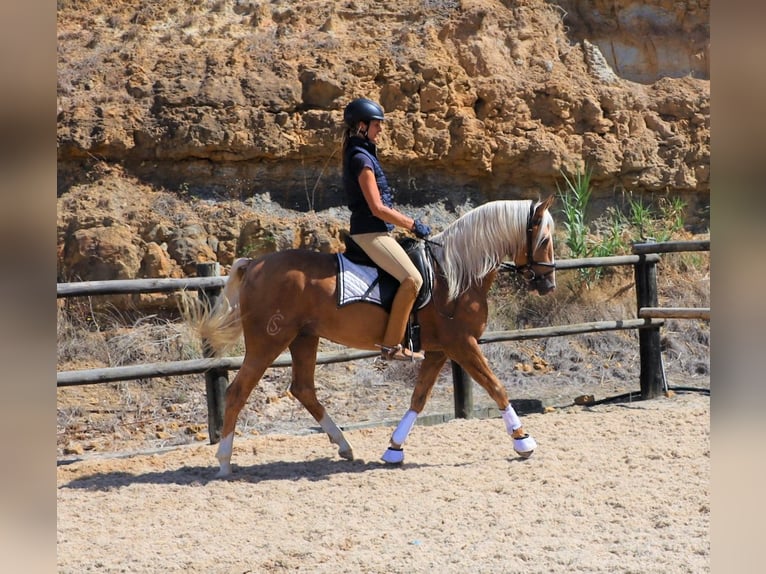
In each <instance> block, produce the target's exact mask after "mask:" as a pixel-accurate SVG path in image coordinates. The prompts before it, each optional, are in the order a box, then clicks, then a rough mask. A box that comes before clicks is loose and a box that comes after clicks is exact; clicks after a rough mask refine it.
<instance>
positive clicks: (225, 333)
mask: <svg viewBox="0 0 766 574" xmlns="http://www.w3.org/2000/svg"><path fill="white" fill-rule="evenodd" d="M249 262H250V260H249V259H246V258H242V259H237V260H236V261H235V262H234V264H233V265H232V266H231V270H230V271H229V278H228V280H227V281H226V286H225V287H224V290H223V295H224V296H223V297H219V298H218V300H217V302H216V304H215V306H213V308H212V309H208V308H207V307H206V306H205V305H204V303H203V302H202V301H200V300H199V298H198V297H194V296H192V295H191V294H189V293H186V292H184V293H183V294H182V296H181V315H182V316H183V318H184V321H186V323H187V324H189V325H190V326H191V327H192V328H193V329H194V330H195V331H197V334H198V335H199V336H200V338H201V339H202V345H203V352H204V353H205V355H207V356H211V355H212V356H214V357H220V356H222V355H224V354H225V353H226V351H228V350H230V349H231V348H232V347H234V345H236V344H237V342H238V341H239V338H240V336H241V335H242V319H241V316H240V310H239V286H240V284H241V283H242V276H243V274H244V268H245V267H246V266H247V264H248V263H249Z"/></svg>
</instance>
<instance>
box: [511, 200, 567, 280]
mask: <svg viewBox="0 0 766 574" xmlns="http://www.w3.org/2000/svg"><path fill="white" fill-rule="evenodd" d="M534 216H535V202H534V201H533V202H532V204H531V205H530V206H529V217H528V218H527V263H526V264H525V265H522V266H521V267H518V266H516V265H511V264H507V263H503V264H501V265H500V267H501V268H502V269H503V270H508V271H515V272H516V273H520V274H521V277H522V278H523V279H524V282H525V283H527V284H530V283H541V282H542V281H544V280H545V279H546V278H547V277H548V276H549V275H551V274H552V273H553V272H554V271H555V269H556V264H555V263H547V262H544V261H535V259H534V253H533V252H534V247H533V243H532V240H533V239H534V238H533V237H532V229H533V228H534V221H533V218H534ZM535 266H538V267H547V268H548V269H549V270H548V271H546V272H545V273H537V272H536V271H535V269H534V267H535Z"/></svg>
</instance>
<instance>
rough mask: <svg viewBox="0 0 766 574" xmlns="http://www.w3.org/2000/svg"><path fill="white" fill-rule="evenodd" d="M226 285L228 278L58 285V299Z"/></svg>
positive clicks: (116, 281) (83, 282) (117, 281)
mask: <svg viewBox="0 0 766 574" xmlns="http://www.w3.org/2000/svg"><path fill="white" fill-rule="evenodd" d="M224 285H226V277H188V278H185V279H173V278H170V279H117V280H109V281H79V282H77V283H56V297H57V298H59V297H78V296H79V297H82V296H86V295H120V294H133V293H165V292H168V291H184V290H187V289H194V290H196V289H210V288H212V287H223V286H224Z"/></svg>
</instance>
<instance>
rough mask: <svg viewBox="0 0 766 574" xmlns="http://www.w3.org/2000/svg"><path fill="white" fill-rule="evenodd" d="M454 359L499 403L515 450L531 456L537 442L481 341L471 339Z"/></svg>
mask: <svg viewBox="0 0 766 574" xmlns="http://www.w3.org/2000/svg"><path fill="white" fill-rule="evenodd" d="M453 359H455V360H456V361H457V362H458V364H459V365H460V366H461V367H463V369H465V371H466V372H467V373H468V374H469V375H470V376H471V377H472V378H473V380H475V381H476V382H477V383H478V384H479V385H481V386H482V388H484V390H486V391H487V393H488V394H489V396H490V397H492V400H493V401H495V404H497V408H498V409H500V412H501V413H502V415H503V422H504V423H505V429H506V430H507V431H508V434H509V435H511V438H513V450H515V451H516V453H517V454H518V455H519V456H521V457H523V458H528V457H530V456H531V455H532V453H533V452H534V451H535V448H537V443H536V442H535V439H533V438H532V437H531V436H529V435H528V434H527V433H526V432H524V427H523V426H522V425H521V420H520V419H519V416H518V415H517V414H516V411H515V410H514V408H513V406H512V405H511V401H510V400H509V399H508V393H506V391H505V387H504V386H503V385H502V383H501V382H500V380H499V379H498V378H497V377H496V376H495V373H493V372H492V369H490V367H489V363H488V362H487V359H486V357H485V356H484V354H483V353H482V352H481V349H480V348H479V343H478V342H477V341H476V340H475V339H471V341H470V342H469V343H468V344H466V345H464V346H462V347H461V349H460V352H459V355H457V356H453Z"/></svg>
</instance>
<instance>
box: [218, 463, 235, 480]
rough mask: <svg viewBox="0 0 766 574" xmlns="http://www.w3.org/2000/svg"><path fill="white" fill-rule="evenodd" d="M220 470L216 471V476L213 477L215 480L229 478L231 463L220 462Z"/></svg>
mask: <svg viewBox="0 0 766 574" xmlns="http://www.w3.org/2000/svg"><path fill="white" fill-rule="evenodd" d="M220 464H221V468H220V469H219V470H218V474H216V475H215V477H216V478H228V477H230V476H231V463H228V462H221V463H220Z"/></svg>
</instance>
